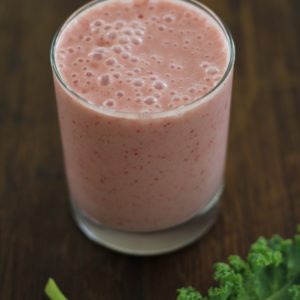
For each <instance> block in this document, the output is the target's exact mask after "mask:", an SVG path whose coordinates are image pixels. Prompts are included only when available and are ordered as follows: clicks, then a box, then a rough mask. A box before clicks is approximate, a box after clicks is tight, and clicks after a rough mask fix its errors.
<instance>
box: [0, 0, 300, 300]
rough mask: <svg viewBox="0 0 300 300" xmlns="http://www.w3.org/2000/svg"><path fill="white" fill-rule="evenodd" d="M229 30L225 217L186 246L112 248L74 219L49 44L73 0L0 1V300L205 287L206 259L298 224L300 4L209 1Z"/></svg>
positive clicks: (115, 297) (133, 297)
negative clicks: (55, 287) (52, 290)
mask: <svg viewBox="0 0 300 300" xmlns="http://www.w3.org/2000/svg"><path fill="white" fill-rule="evenodd" d="M203 2H204V3H205V4H207V5H209V6H210V7H211V8H212V9H213V10H215V11H216V12H217V13H218V14H219V15H220V16H221V17H222V19H223V20H224V21H225V23H227V24H228V26H229V28H230V30H231V31H232V33H233V36H234V39H235V42H236V48H237V61H236V68H235V81H234V91H233V105H232V117H231V128H230V137H229V149H228V150H229V151H228V164H227V172H226V190H225V194H224V197H223V203H222V213H221V215H220V218H219V219H218V221H217V223H216V224H215V226H214V227H213V229H212V230H211V231H210V232H209V233H208V234H207V235H206V236H205V237H204V238H203V239H202V240H201V241H199V242H197V243H195V244H194V245H192V246H190V247H188V248H186V249H185V250H183V251H180V252H177V253H174V254H171V255H165V256H161V257H155V258H135V257H128V256H123V255H119V254H116V253H113V252H111V251H109V250H106V249H104V248H101V247H99V246H96V245H94V244H93V243H91V242H89V241H88V240H87V239H86V238H85V237H84V236H83V235H82V234H81V233H80V232H79V230H78V229H77V228H76V226H75V224H74V222H73V221H72V218H71V215H70V211H69V206H68V197H67V189H66V183H65V179H64V171H63V163H62V152H61V145H60V137H59V130H58V124H57V116H56V107H55V98H54V93H53V86H52V78H51V69H50V64H49V48H50V43H51V39H52V36H53V34H54V32H55V31H56V30H57V28H58V27H59V25H60V24H61V23H62V22H63V20H64V19H65V18H66V17H67V16H68V15H69V14H70V13H71V12H73V11H74V10H75V9H76V8H77V7H79V6H80V5H82V4H83V3H84V2H83V1H79V0H73V1H60V0H51V1H46V0H28V1H26V2H25V1H19V0H2V1H1V2H0V41H1V44H0V86H1V91H2V92H1V97H0V139H1V140H0V299H1V300H2V299H3V300H32V299H45V296H44V295H43V286H44V284H45V282H46V280H47V278H48V277H49V276H52V277H54V278H55V279H56V280H57V281H58V282H59V284H60V285H61V287H62V288H63V290H64V291H65V293H66V294H67V295H68V297H69V298H70V299H72V300H76V299H85V300H98V299H99V300H101V299H103V300H120V299H122V300H129V299H130V300H153V299H157V300H159V299H162V300H166V299H170V300H171V299H175V295H176V292H175V291H176V288H178V287H181V286H185V285H193V286H195V287H197V288H199V289H200V290H201V291H205V290H206V289H207V288H208V287H209V286H210V285H211V284H212V282H213V281H212V272H213V270H212V265H213V263H215V262H217V261H220V260H224V259H225V258H226V257H227V255H229V254H232V253H240V254H241V255H244V254H245V253H246V251H247V249H248V247H249V245H250V244H251V243H252V242H253V241H254V240H255V239H256V238H257V237H258V236H259V235H266V236H270V235H272V234H273V233H279V234H282V235H283V236H285V237H288V236H291V235H292V234H293V233H294V231H295V227H296V224H297V223H300V184H299V182H300V117H299V115H300V60H299V53H300V1H298V0H289V1H282V0H264V1H260V0H223V1H218V0H205V1H203Z"/></svg>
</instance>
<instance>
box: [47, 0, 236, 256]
mask: <svg viewBox="0 0 300 300" xmlns="http://www.w3.org/2000/svg"><path fill="white" fill-rule="evenodd" d="M107 1H110V0H107ZM182 1H183V0H182ZM184 2H185V3H187V4H189V5H192V6H193V7H194V8H196V9H198V10H201V13H204V14H206V15H207V16H208V17H209V18H211V19H212V20H213V21H214V22H215V23H216V24H217V26H218V28H219V29H220V31H221V32H222V34H223V35H224V38H225V40H226V44H227V49H228V64H227V68H226V71H225V73H224V75H223V77H222V78H221V79H220V81H219V82H218V83H217V84H216V85H215V86H214V87H213V88H212V89H211V90H209V91H207V93H206V94H205V95H204V96H203V97H201V98H199V99H196V100H195V101H193V102H192V103H189V104H186V105H183V106H180V107H177V108H174V109H170V110H168V111H163V112H152V113H130V112H119V111H110V112H109V111H104V110H101V108H98V107H97V108H96V107H95V106H94V105H93V104H91V103H90V102H89V101H88V100H87V99H84V98H83V97H82V96H80V95H78V94H77V93H76V92H75V91H74V90H73V89H72V88H71V87H70V86H68V85H67V83H66V82H65V80H64V78H63V76H62V75H61V74H60V72H59V68H58V63H57V61H56V49H57V48H56V47H57V44H58V41H59V39H60V36H61V34H62V33H63V32H64V31H65V30H66V28H67V27H68V24H70V22H72V21H74V20H76V18H78V17H79V16H81V14H83V13H85V12H86V11H87V10H90V9H93V7H95V6H97V5H99V4H100V3H102V1H93V2H91V3H88V4H87V5H85V6H83V7H82V8H80V9H79V10H78V11H76V12H75V13H74V14H73V15H72V16H71V17H70V18H69V19H68V20H67V21H66V22H65V24H64V25H63V26H62V27H61V29H60V30H59V31H58V33H57V34H56V35H55V37H54V39H53V43H52V47H51V66H52V70H53V74H54V85H55V91H56V100H57V106H58V114H59V122H60V129H61V136H62V144H63V151H64V161H65V170H66V175H67V180H68V186H69V193H70V199H71V205H72V210H73V215H74V218H75V220H76V222H77V224H78V225H79V227H80V228H81V230H82V231H83V232H84V234H85V235H86V236H87V237H88V238H90V239H91V240H93V241H95V242H96V243H99V244H101V245H103V246H106V247H108V248H110V249H113V250H116V251H119V252H122V253H127V254H134V255H156V254H162V253H167V252H171V251H174V250H177V249H179V248H182V247H183V246H186V245H188V244H190V243H192V242H193V241H195V240H196V239H198V238H199V237H201V236H202V235H203V234H204V233H205V232H206V231H207V230H208V229H209V228H210V226H211V225H212V224H213V222H214V220H215V218H216V215H217V211H218V203H219V199H220V196H221V194H222V191H223V176H224V167H225V160H226V145H227V134H228V124H229V116H230V102H231V89H232V77H233V66H234V60H235V48H234V43H233V40H232V37H231V34H230V33H229V31H228V30H227V28H226V27H225V26H224V24H223V23H222V22H221V20H220V19H219V18H218V17H217V16H216V15H215V14H214V13H213V12H212V11H211V10H210V9H208V8H207V7H206V6H204V5H202V4H200V3H198V2H196V1H193V0H184Z"/></svg>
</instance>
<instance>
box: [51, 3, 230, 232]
mask: <svg viewBox="0 0 300 300" xmlns="http://www.w3.org/2000/svg"><path fill="white" fill-rule="evenodd" d="M229 56H230V55H229V41H228V37H226V35H225V33H224V31H223V30H222V28H221V27H220V25H219V24H218V23H217V22H216V21H215V20H214V19H213V18H212V17H211V16H210V15H209V14H208V13H206V12H205V11H204V10H202V9H200V8H197V7H196V6H194V5H192V4H187V3H184V2H180V1H175V0H161V1H105V2H99V3H94V4H93V5H91V6H90V7H89V8H86V9H84V10H83V11H82V12H80V13H79V14H77V15H76V16H73V18H71V20H69V21H68V22H67V23H66V25H65V26H64V27H63V29H62V30H61V32H60V34H59V36H58V38H57V41H56V45H55V49H54V57H55V63H56V65H57V70H56V72H57V74H56V76H54V82H55V88H56V95H57V102H58V110H59V120H60V126H61V132H62V140H63V148H64V157H65V165H66V173H67V178H68V183H69V190H70V196H71V199H72V201H73V203H74V205H75V206H76V207H77V208H78V209H80V210H81V211H82V212H83V214H85V215H86V216H87V217H88V218H90V219H91V220H93V221H95V222H98V223H101V224H103V225H105V226H108V227H111V228H115V229H120V230H129V231H153V230H159V229H164V228H168V227H171V226H174V225H177V224H180V223H183V222H184V221H186V220H188V219H190V218H191V217H192V216H193V215H195V214H196V213H199V212H201V211H202V210H204V209H205V208H206V207H207V206H208V205H209V203H210V201H211V199H212V198H213V196H214V195H215V194H216V193H217V192H218V191H219V190H220V189H222V185H223V170H224V163H225V154H226V141H227V131H228V121H229V110H230V98H231V86H232V71H231V70H230V72H229V73H228V74H226V75H227V76H226V78H225V80H224V76H225V75H224V74H225V72H226V71H228V70H227V69H228V64H229V59H230V57H229ZM58 74H59V78H58V77H57V75H58ZM222 78H223V79H222ZM62 82H63V83H64V84H62ZM204 96H205V97H204ZM201 97H202V99H199V98H201Z"/></svg>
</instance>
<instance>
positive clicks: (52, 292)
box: [45, 278, 68, 300]
mask: <svg viewBox="0 0 300 300" xmlns="http://www.w3.org/2000/svg"><path fill="white" fill-rule="evenodd" d="M45 293H46V295H47V296H48V297H49V299H51V300H68V299H67V298H66V297H65V296H64V295H63V293H62V292H61V291H60V289H59V288H58V286H57V285H56V283H55V281H54V280H53V279H52V278H49V279H48V282H47V284H46V287H45Z"/></svg>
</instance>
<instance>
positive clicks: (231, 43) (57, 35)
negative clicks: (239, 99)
mask: <svg viewBox="0 0 300 300" xmlns="http://www.w3.org/2000/svg"><path fill="white" fill-rule="evenodd" d="M107 1H115V0H93V1H91V2H89V3H87V4H85V5H83V6H81V7H80V8H78V9H77V10H76V11H75V12H74V13H72V14H71V15H70V16H69V17H68V18H67V19H66V20H65V21H64V23H63V24H62V25H61V26H60V27H59V29H58V30H57V32H56V33H55V35H54V37H53V39H52V43H51V49H50V63H51V68H52V71H53V73H54V74H55V77H56V78H57V79H58V81H59V83H60V84H61V85H62V86H63V88H64V89H66V90H67V92H69V93H70V94H71V95H72V96H74V97H75V98H76V99H77V100H79V102H81V103H83V104H84V105H86V106H88V107H90V108H91V109H93V110H95V111H97V112H100V113H104V114H106V115H110V116H116V117H117V116H118V117H126V118H134V119H136V118H141V117H143V118H145V119H147V118H149V119H150V118H160V117H166V116H174V115H176V113H183V112H185V111H186V110H188V109H189V108H193V107H194V106H196V105H197V104H198V103H202V102H204V101H205V100H206V99H208V98H209V97H210V96H211V95H213V94H214V93H215V92H217V90H219V88H220V87H221V86H222V84H223V83H224V82H225V80H226V79H227V78H228V76H229V75H230V73H231V71H232V69H233V66H234V62H235V45H234V41H233V38H232V35H231V33H230V31H229V29H228V27H227V26H226V25H225V24H224V23H223V21H222V20H221V18H220V17H219V16H218V15H217V14H216V13H214V12H213V11H212V10H211V9H210V8H208V7H207V6H206V5H204V4H202V3H200V2H198V1H196V0H175V1H176V2H183V3H184V2H186V3H189V4H191V5H194V6H195V7H196V8H197V9H201V10H202V11H203V12H204V13H205V14H207V15H209V17H211V18H212V19H213V20H214V21H215V22H216V23H217V26H219V27H220V28H221V30H222V32H223V34H224V35H225V38H226V42H227V44H228V50H229V59H228V63H227V66H226V69H225V72H224V74H223V75H222V78H221V79H220V80H219V81H218V83H217V84H216V85H215V86H214V87H212V88H211V89H209V90H208V92H207V93H205V94H204V95H202V96H201V97H197V98H196V99H194V100H193V101H191V102H189V103H186V104H183V105H180V106H177V107H174V108H170V109H168V110H165V111H158V112H130V111H129V112H127V111H117V110H108V109H103V108H102V107H101V106H99V105H96V104H93V103H91V102H90V101H88V99H85V98H84V97H82V96H80V95H79V94H78V93H77V92H76V91H74V89H72V88H71V87H70V86H69V85H68V84H67V83H66V82H65V80H64V79H63V78H62V76H61V74H60V72H59V70H58V68H57V63H56V59H55V50H56V45H57V42H58V40H59V38H60V35H61V34H62V32H63V31H64V29H65V28H66V27H67V26H68V25H69V24H70V22H72V20H74V18H76V17H77V16H79V15H80V14H81V13H83V12H84V11H86V10H87V9H89V8H91V7H93V6H94V5H97V4H98V3H101V2H107Z"/></svg>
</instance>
